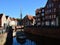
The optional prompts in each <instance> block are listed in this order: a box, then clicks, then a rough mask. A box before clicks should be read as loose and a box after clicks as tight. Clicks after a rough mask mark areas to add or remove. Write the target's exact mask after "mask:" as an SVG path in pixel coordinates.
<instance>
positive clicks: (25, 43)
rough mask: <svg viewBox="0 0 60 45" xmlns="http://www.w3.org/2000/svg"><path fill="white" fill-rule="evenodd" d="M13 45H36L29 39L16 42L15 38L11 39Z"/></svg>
mask: <svg viewBox="0 0 60 45" xmlns="http://www.w3.org/2000/svg"><path fill="white" fill-rule="evenodd" d="M13 45H36V43H35V42H34V41H31V40H29V39H26V40H17V39H16V37H15V38H13Z"/></svg>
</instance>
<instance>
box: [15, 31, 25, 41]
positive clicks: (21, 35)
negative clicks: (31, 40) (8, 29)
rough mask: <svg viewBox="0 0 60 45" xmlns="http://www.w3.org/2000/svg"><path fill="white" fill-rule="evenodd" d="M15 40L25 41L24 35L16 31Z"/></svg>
mask: <svg viewBox="0 0 60 45" xmlns="http://www.w3.org/2000/svg"><path fill="white" fill-rule="evenodd" d="M16 38H17V39H21V40H24V39H26V36H25V33H24V32H23V31H17V32H16Z"/></svg>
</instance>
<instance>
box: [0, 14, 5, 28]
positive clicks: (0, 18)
mask: <svg viewBox="0 0 60 45" xmlns="http://www.w3.org/2000/svg"><path fill="white" fill-rule="evenodd" d="M5 24H6V16H5V14H0V27H4V25H5Z"/></svg>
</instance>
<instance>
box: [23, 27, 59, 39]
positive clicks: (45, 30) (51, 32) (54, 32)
mask: <svg viewBox="0 0 60 45" xmlns="http://www.w3.org/2000/svg"><path fill="white" fill-rule="evenodd" d="M24 30H25V32H27V33H31V34H34V35H40V36H45V37H51V38H57V39H60V28H59V27H25V28H24Z"/></svg>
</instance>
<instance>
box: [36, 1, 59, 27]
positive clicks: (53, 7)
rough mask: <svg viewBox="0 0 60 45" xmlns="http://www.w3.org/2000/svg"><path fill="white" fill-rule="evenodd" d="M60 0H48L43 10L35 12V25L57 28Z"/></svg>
mask: <svg viewBox="0 0 60 45" xmlns="http://www.w3.org/2000/svg"><path fill="white" fill-rule="evenodd" d="M59 16H60V0H48V1H47V3H46V5H45V7H44V8H40V9H37V10H36V25H40V26H58V25H59V23H58V22H59V21H58V18H59Z"/></svg>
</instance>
